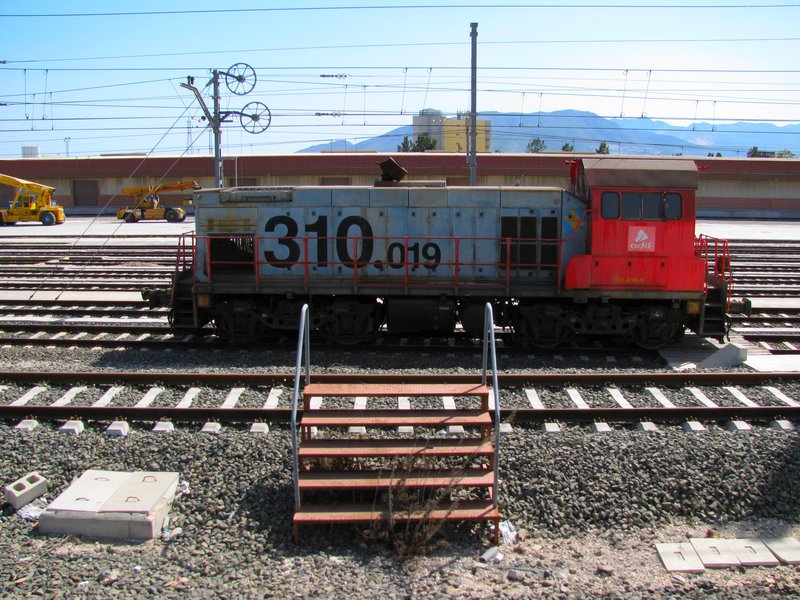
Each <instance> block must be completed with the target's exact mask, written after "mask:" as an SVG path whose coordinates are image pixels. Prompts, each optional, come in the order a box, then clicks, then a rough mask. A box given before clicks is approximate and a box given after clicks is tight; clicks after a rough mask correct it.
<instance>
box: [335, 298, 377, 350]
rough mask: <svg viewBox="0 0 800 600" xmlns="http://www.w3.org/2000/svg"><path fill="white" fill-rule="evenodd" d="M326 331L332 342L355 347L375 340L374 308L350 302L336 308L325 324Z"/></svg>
mask: <svg viewBox="0 0 800 600" xmlns="http://www.w3.org/2000/svg"><path fill="white" fill-rule="evenodd" d="M324 331H325V333H326V335H327V336H328V340H329V341H330V342H334V343H337V344H342V345H343V346H355V345H358V344H363V343H364V342H369V341H372V340H374V339H375V334H376V333H377V327H376V326H375V313H374V310H373V308H372V307H370V306H368V305H365V304H363V303H359V302H350V303H346V304H344V305H341V306H338V307H336V309H335V310H334V311H333V313H332V314H331V315H330V316H329V318H328V320H327V322H326V323H325V327H324Z"/></svg>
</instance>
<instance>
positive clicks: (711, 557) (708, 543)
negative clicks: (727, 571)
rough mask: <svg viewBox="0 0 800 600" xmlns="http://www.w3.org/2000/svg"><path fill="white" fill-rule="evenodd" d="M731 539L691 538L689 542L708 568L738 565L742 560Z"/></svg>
mask: <svg viewBox="0 0 800 600" xmlns="http://www.w3.org/2000/svg"><path fill="white" fill-rule="evenodd" d="M730 542H731V540H724V539H720V538H691V539H689V543H690V544H691V545H692V547H693V548H694V549H695V552H697V556H699V557H700V560H702V561H703V565H704V566H705V567H706V568H707V569H723V568H728V567H738V566H739V565H740V564H742V563H741V561H740V560H739V559H738V558H737V556H736V552H735V550H734V548H733V546H732V545H731V543H730Z"/></svg>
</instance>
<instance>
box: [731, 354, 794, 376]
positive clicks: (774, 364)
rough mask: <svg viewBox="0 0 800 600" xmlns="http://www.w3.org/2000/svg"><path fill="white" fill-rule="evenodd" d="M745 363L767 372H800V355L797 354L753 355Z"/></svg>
mask: <svg viewBox="0 0 800 600" xmlns="http://www.w3.org/2000/svg"><path fill="white" fill-rule="evenodd" d="M744 364H746V365H747V366H748V367H750V368H752V369H755V370H756V371H762V372H765V373H770V372H776V371H786V372H792V373H797V372H800V356H798V355H796V354H784V355H780V354H763V355H759V356H751V357H749V358H748V359H747V360H746V361H745V363H744Z"/></svg>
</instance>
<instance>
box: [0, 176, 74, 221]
mask: <svg viewBox="0 0 800 600" xmlns="http://www.w3.org/2000/svg"><path fill="white" fill-rule="evenodd" d="M0 184H2V185H7V186H10V187H11V188H13V189H14V199H13V200H12V201H11V202H10V203H9V205H8V208H2V209H0V225H16V224H17V223H20V222H26V221H27V222H31V221H38V222H39V223H41V224H42V225H56V224H58V225H60V224H61V223H63V222H64V208H63V207H61V206H59V205H58V204H56V202H55V200H53V192H54V191H55V189H56V188H54V187H50V186H49V185H42V184H41V183H35V182H33V181H26V180H24V179H17V178H16V177H12V176H11V175H3V174H2V173H0Z"/></svg>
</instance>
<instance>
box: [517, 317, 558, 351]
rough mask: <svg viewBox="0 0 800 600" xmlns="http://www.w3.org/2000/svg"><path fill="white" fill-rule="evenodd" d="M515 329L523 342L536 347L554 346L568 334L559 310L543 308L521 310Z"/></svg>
mask: <svg viewBox="0 0 800 600" xmlns="http://www.w3.org/2000/svg"><path fill="white" fill-rule="evenodd" d="M515 331H516V332H517V334H518V337H520V338H521V340H522V342H523V343H526V344H529V345H531V346H535V347H536V348H555V347H556V346H558V345H559V344H560V343H562V342H564V341H565V340H566V339H567V337H568V336H569V334H570V329H569V328H568V327H567V326H566V323H565V322H564V319H563V318H562V315H561V311H558V312H557V313H556V312H555V311H550V310H545V309H533V310H524V311H522V312H521V314H520V316H519V320H518V322H517V326H516V327H515Z"/></svg>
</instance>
